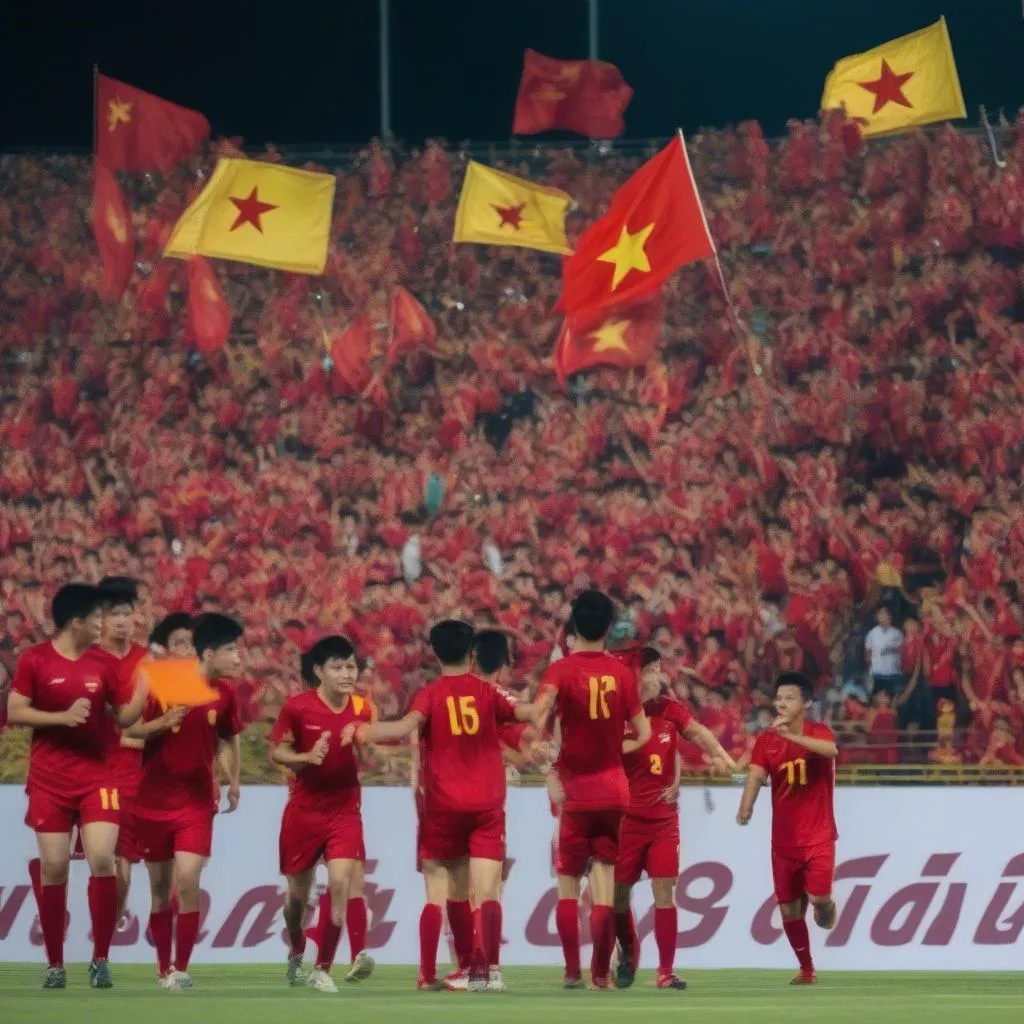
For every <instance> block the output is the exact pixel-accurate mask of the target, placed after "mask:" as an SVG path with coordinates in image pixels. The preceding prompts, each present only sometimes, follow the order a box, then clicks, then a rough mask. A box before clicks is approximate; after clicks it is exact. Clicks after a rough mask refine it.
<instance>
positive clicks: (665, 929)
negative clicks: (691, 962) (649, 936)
mask: <svg viewBox="0 0 1024 1024" xmlns="http://www.w3.org/2000/svg"><path fill="white" fill-rule="evenodd" d="M678 925H679V911H678V910H676V908H675V907H674V906H672V907H655V908H654V941H655V942H656V943H657V944H658V970H659V971H661V973H662V974H671V973H672V969H673V967H675V962H676V932H677V930H678Z"/></svg>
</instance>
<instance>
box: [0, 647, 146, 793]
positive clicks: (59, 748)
mask: <svg viewBox="0 0 1024 1024" xmlns="http://www.w3.org/2000/svg"><path fill="white" fill-rule="evenodd" d="M11 689H12V690H13V691H14V692H15V693H20V694H21V695H22V696H23V697H28V699H29V700H30V701H32V707H34V708H35V709H36V710H37V711H67V709H68V708H70V707H71V705H72V704H74V703H75V701H76V700H79V699H81V698H82V697H85V698H86V699H87V700H88V701H89V703H90V704H91V706H92V710H91V712H90V714H89V718H88V720H87V721H86V722H85V724H84V725H79V726H76V727H75V728H70V727H69V726H65V725H54V726H48V727H46V728H43V729H33V730H32V750H31V754H30V755H29V764H28V784H29V786H33V785H35V786H41V787H43V788H44V789H51V790H56V791H58V792H60V793H65V794H67V795H68V796H79V795H81V794H83V793H88V792H90V791H91V790H94V789H96V788H98V787H102V786H107V785H109V784H110V768H109V761H108V758H109V755H110V751H111V749H112V748H113V747H114V746H116V745H117V743H118V739H119V735H120V734H119V732H118V729H117V725H116V724H115V722H114V719H113V717H112V716H111V714H110V712H109V711H108V708H117V707H119V706H120V705H121V704H125V703H127V702H128V701H129V700H130V699H131V693H129V692H126V691H125V690H124V689H123V688H122V685H121V680H120V678H119V676H118V673H117V672H116V671H115V670H114V668H113V666H112V665H111V663H110V661H109V660H108V659H106V658H103V657H100V656H99V655H97V653H96V652H95V651H94V650H88V651H86V652H85V653H84V654H83V655H82V656H81V657H80V658H78V659H77V660H76V661H71V660H69V659H68V658H65V657H64V656H63V655H62V654H59V653H58V652H57V649H56V647H54V646H53V644H52V643H51V642H50V641H49V640H48V641H46V642H45V643H42V644H36V645H35V646H34V647H30V648H29V649H28V650H27V651H25V652H24V653H23V654H22V655H21V657H20V658H18V664H17V666H16V668H15V670H14V682H13V683H12V684H11Z"/></svg>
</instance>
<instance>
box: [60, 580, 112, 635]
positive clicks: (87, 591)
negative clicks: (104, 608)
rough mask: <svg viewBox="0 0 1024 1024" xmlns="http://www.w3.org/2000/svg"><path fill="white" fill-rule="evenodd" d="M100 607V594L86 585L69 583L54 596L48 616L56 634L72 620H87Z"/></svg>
mask: <svg viewBox="0 0 1024 1024" xmlns="http://www.w3.org/2000/svg"><path fill="white" fill-rule="evenodd" d="M99 607H100V592H99V589H98V588H97V587H91V586H89V584H88V583H69V584H68V585H67V586H64V587H61V588H60V590H58V591H57V593H56V594H55V595H54V598H53V603H52V604H51V605H50V614H51V615H52V617H53V624H54V625H55V626H56V627H57V630H58V632H59V631H60V630H63V629H65V628H67V625H68V623H70V622H71V621H72V620H74V619H87V618H88V617H89V616H90V615H92V613H93V612H94V611H96V609H97V608H99Z"/></svg>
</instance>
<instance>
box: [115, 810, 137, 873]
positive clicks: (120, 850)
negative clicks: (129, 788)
mask: <svg viewBox="0 0 1024 1024" xmlns="http://www.w3.org/2000/svg"><path fill="white" fill-rule="evenodd" d="M117 855H118V857H120V858H121V859H122V860H126V861H128V863H129V864H138V863H139V861H140V860H142V849H141V848H140V846H139V825H138V819H137V818H136V817H135V800H134V799H132V798H130V797H125V798H124V799H123V800H122V801H121V830H120V831H119V832H118V833H117Z"/></svg>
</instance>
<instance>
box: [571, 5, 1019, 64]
mask: <svg viewBox="0 0 1024 1024" xmlns="http://www.w3.org/2000/svg"><path fill="white" fill-rule="evenodd" d="M1022 2H1024V0H1022ZM597 3H598V0H588V4H587V42H588V46H587V55H588V56H589V57H590V59H591V60H597V54H598V31H597V30H598V19H597V16H598V9H597Z"/></svg>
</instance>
